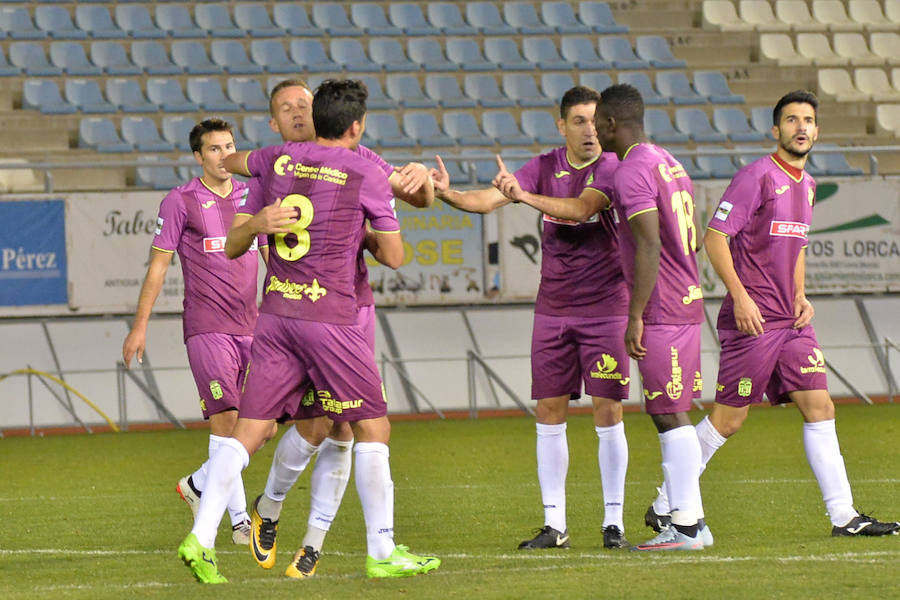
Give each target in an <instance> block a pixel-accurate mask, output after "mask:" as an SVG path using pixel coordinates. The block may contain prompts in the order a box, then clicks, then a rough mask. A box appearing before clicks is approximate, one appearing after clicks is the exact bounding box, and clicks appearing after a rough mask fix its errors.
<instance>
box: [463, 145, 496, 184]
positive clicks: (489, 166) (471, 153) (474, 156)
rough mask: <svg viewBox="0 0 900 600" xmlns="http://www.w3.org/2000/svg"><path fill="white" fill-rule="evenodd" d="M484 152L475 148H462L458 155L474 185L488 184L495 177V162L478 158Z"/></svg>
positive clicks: (491, 159) (494, 160)
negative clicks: (462, 159)
mask: <svg viewBox="0 0 900 600" xmlns="http://www.w3.org/2000/svg"><path fill="white" fill-rule="evenodd" d="M484 152H485V150H480V149H477V148H463V149H462V151H461V152H460V155H461V156H462V157H463V158H465V159H466V160H465V162H466V169H467V170H468V172H469V177H470V178H471V179H472V180H474V182H475V183H480V184H489V183H491V182H492V181H493V180H494V177H496V176H497V160H496V159H494V158H478V155H479V154H484Z"/></svg>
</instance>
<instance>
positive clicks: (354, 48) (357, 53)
mask: <svg viewBox="0 0 900 600" xmlns="http://www.w3.org/2000/svg"><path fill="white" fill-rule="evenodd" d="M329 51H330V52H329V53H330V54H331V58H332V59H333V60H334V62H336V63H337V64H339V65H341V67H343V69H344V70H345V71H349V72H351V73H353V72H356V73H378V72H380V71H381V65H379V64H377V63H375V62H374V61H372V59H370V58H369V57H368V56H367V55H366V51H365V50H364V49H363V47H362V44H360V43H359V40H354V39H340V38H339V39H336V40H331V42H330V44H329Z"/></svg>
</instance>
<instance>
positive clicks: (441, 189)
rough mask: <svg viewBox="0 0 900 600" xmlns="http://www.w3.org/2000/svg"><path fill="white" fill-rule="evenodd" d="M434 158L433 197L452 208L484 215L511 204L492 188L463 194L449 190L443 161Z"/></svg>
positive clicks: (448, 176)
mask: <svg viewBox="0 0 900 600" xmlns="http://www.w3.org/2000/svg"><path fill="white" fill-rule="evenodd" d="M434 158H435V159H437V165H438V168H437V169H431V180H432V181H433V182H434V195H435V196H436V197H437V198H440V199H441V200H443V201H444V202H446V203H447V204H449V205H450V206H452V207H453V208H458V209H459V210H464V211H466V212H470V213H481V214H485V213H489V212H491V211H493V210H496V209H497V208H500V207H501V206H504V205H505V204H509V203H510V202H511V200H510V199H509V198H507V197H506V196H504V195H503V194H502V193H501V192H500V190H498V189H496V188H493V187H490V188H485V189H482V190H467V191H465V192H461V191H459V190H452V189H450V175H449V174H448V173H447V168H446V167H445V166H444V161H443V160H441V157H440V156H435V157H434Z"/></svg>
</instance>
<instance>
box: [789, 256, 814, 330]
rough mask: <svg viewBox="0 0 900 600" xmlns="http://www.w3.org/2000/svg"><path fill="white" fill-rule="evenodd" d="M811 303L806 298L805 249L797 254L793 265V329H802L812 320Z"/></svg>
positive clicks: (812, 310)
mask: <svg viewBox="0 0 900 600" xmlns="http://www.w3.org/2000/svg"><path fill="white" fill-rule="evenodd" d="M815 312H816V311H815V309H813V305H812V303H811V302H810V301H809V300H807V298H806V249H805V248H804V249H803V250H801V251H800V254H799V255H798V256H797V264H796V265H794V317H796V319H797V320H796V321H794V329H802V328H804V327H806V326H807V325H809V324H810V322H812V318H813V315H814V314H815Z"/></svg>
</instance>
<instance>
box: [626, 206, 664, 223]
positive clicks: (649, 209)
mask: <svg viewBox="0 0 900 600" xmlns="http://www.w3.org/2000/svg"><path fill="white" fill-rule="evenodd" d="M652 211H656V212H659V208H657V207H656V206H654V207H653V208H645V209H644V210H639V211H637V212H636V213H634V214H633V215H631V216H630V217H628V220H629V221H630V220H632V219H633V218H635V217H636V216H638V215H642V214H644V213H648V212H652Z"/></svg>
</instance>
